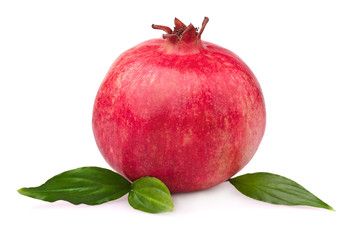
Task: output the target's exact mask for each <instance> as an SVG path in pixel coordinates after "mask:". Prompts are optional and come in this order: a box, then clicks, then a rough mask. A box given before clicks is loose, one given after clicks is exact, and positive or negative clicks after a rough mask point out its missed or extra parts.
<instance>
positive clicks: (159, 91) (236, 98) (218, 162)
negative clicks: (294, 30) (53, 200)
mask: <svg viewBox="0 0 350 240" xmlns="http://www.w3.org/2000/svg"><path fill="white" fill-rule="evenodd" d="M208 21H209V19H208V18H205V19H204V21H203V24H202V27H201V29H200V30H199V31H198V30H197V29H196V28H195V27H194V26H193V25H192V24H189V25H188V26H186V25H185V24H184V23H182V22H181V21H180V20H178V19H176V18H175V28H174V30H172V29H170V28H169V27H166V26H160V25H152V27H153V28H154V29H160V30H163V31H165V32H166V33H165V34H164V35H163V39H151V40H148V41H145V42H143V43H141V44H139V45H137V46H135V47H133V48H131V49H129V50H127V51H126V52H124V53H123V54H121V55H120V56H119V57H118V58H117V59H116V61H115V62H114V63H113V65H112V66H111V68H110V69H109V71H108V73H107V75H106V77H105V79H104V80H103V82H102V84H101V86H100V88H99V90H98V93H97V96H96V99H95V103H94V109H93V119H92V125H93V132H94V136H95V139H96V142H97V146H98V148H99V150H100V152H101V153H102V155H103V157H104V158H105V160H106V161H107V162H108V164H109V165H110V166H111V167H112V168H113V169H115V170H116V171H117V172H119V173H120V174H122V175H123V176H125V177H127V178H128V179H129V180H131V181H134V180H136V179H138V178H140V177H144V176H151V177H156V178H158V179H160V180H161V181H163V182H164V183H165V184H166V185H167V186H168V188H169V190H170V191H171V192H172V193H177V192H190V191H197V190H201V189H206V188H209V187H212V186H214V185H217V184H219V183H221V182H223V181H225V180H227V179H229V178H230V177H231V176H233V175H234V174H236V173H237V172H238V171H239V170H241V169H242V168H243V167H244V166H245V165H246V164H247V163H248V162H249V161H250V160H251V158H252V157H253V155H254V154H255V152H256V151H257V148H258V146H259V144H260V142H261V140H262V137H263V134H264V131H265V123H266V115H265V103H264V98H263V94H262V91H261V88H260V85H259V83H258V81H257V79H256V77H255V76H254V74H253V72H252V71H251V70H250V69H249V68H248V66H247V65H246V64H245V63H244V62H243V61H242V60H241V59H240V58H239V57H238V56H237V55H236V54H234V53H233V52H231V51H229V50H227V49H225V48H222V47H220V46H218V45H215V44H213V43H210V42H206V41H202V40H201V36H202V33H203V30H204V28H205V26H206V24H207V23H208Z"/></svg>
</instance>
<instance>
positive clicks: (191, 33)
mask: <svg viewBox="0 0 350 240" xmlns="http://www.w3.org/2000/svg"><path fill="white" fill-rule="evenodd" d="M174 22H175V27H174V30H171V28H170V27H167V26H161V25H155V24H152V28H153V29H160V30H163V31H165V32H166V34H163V38H164V39H168V40H169V41H170V42H172V43H178V42H185V43H190V42H193V41H196V40H200V39H201V36H202V33H203V31H204V28H205V26H206V25H207V23H208V22H209V18H207V17H205V18H204V20H203V23H202V27H201V29H200V30H199V31H198V28H195V27H194V26H193V25H192V23H190V24H189V25H188V26H186V25H185V24H184V23H183V22H181V21H180V20H179V19H177V18H175V20H174Z"/></svg>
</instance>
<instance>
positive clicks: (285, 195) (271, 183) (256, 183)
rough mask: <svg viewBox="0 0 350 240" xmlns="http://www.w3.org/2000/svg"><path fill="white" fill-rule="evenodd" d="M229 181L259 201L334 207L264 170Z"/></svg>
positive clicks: (326, 207) (289, 181)
mask: <svg viewBox="0 0 350 240" xmlns="http://www.w3.org/2000/svg"><path fill="white" fill-rule="evenodd" d="M229 182H230V183H231V184H232V185H233V186H235V187H236V188H237V190H238V191H240V192H241V193H243V194H244V195H246V196H248V197H251V198H254V199H256V200H259V201H263V202H268V203H272V204H281V205H307V206H312V207H318V208H325V209H329V210H333V211H334V209H333V208H332V207H331V206H329V205H328V204H326V203H325V202H323V201H322V200H320V199H319V198H318V197H316V196H315V195H313V194H312V193H311V192H309V191H308V190H306V189H305V188H304V187H302V186H301V185H299V184H298V183H296V182H294V181H292V180H290V179H288V178H285V177H282V176H279V175H276V174H272V173H266V172H258V173H251V174H245V175H241V176H238V177H235V178H231V179H229Z"/></svg>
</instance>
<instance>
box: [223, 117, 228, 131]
mask: <svg viewBox="0 0 350 240" xmlns="http://www.w3.org/2000/svg"><path fill="white" fill-rule="evenodd" d="M224 121H225V127H226V129H228V127H229V122H228V119H227V118H225V120H224Z"/></svg>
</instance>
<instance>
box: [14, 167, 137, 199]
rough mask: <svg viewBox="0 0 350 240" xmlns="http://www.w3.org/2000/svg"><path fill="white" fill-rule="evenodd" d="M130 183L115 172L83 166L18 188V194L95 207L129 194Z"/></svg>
mask: <svg viewBox="0 0 350 240" xmlns="http://www.w3.org/2000/svg"><path fill="white" fill-rule="evenodd" d="M130 187H131V183H130V182H129V181H127V180H126V179H125V178H123V177H122V176H120V175H119V174H118V173H116V172H113V171H111V170H108V169H104V168H99V167H82V168H77V169H73V170H69V171H66V172H63V173H61V174H58V175H56V176H54V177H53V178H51V179H49V180H48V181H46V182H45V183H44V184H43V185H41V186H39V187H30V188H21V189H19V190H18V192H19V193H20V194H23V195H25V196H28V197H32V198H36V199H40V200H44V201H48V202H55V201H57V200H65V201H68V202H70V203H73V204H81V203H84V204H87V205H98V204H101V203H104V202H108V201H111V200H115V199H118V198H120V197H122V196H124V195H125V194H126V193H128V192H129V191H130Z"/></svg>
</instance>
